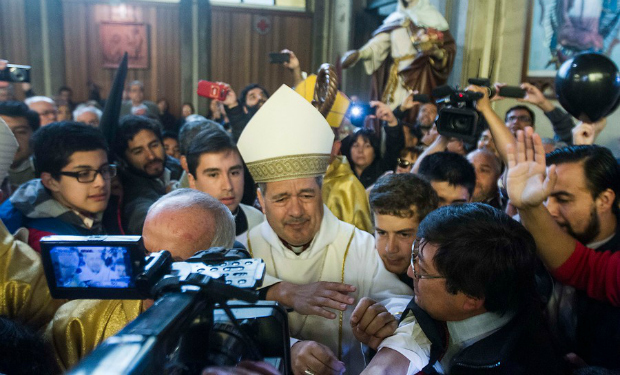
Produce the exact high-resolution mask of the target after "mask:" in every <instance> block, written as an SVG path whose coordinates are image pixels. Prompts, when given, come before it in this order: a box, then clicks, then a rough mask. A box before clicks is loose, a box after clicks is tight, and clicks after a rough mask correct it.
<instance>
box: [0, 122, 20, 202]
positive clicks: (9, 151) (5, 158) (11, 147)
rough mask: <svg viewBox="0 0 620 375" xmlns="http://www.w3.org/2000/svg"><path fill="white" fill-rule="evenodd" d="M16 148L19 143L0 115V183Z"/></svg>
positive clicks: (5, 174) (6, 172)
mask: <svg viewBox="0 0 620 375" xmlns="http://www.w3.org/2000/svg"><path fill="white" fill-rule="evenodd" d="M18 148H19V144H18V143H17V139H15V136H14V135H13V132H12V131H11V129H10V128H9V126H8V125H7V124H6V122H4V120H3V119H2V117H0V184H2V182H3V181H4V178H5V177H6V176H7V174H8V173H9V168H10V167H11V163H13V158H14V157H15V153H16V152H17V149H18ZM0 195H1V194H0Z"/></svg>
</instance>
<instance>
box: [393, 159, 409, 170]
mask: <svg viewBox="0 0 620 375" xmlns="http://www.w3.org/2000/svg"><path fill="white" fill-rule="evenodd" d="M396 162H397V163H398V166H399V167H401V168H409V167H411V166H412V165H413V163H412V162H410V161H409V160H405V159H401V158H398V159H396Z"/></svg>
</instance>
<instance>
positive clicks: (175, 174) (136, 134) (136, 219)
mask: <svg viewBox="0 0 620 375" xmlns="http://www.w3.org/2000/svg"><path fill="white" fill-rule="evenodd" d="M116 154H117V156H118V157H119V158H120V159H121V163H120V164H121V165H122V167H123V168H122V169H121V181H122V184H123V200H124V207H123V223H124V224H123V225H124V227H125V230H126V232H127V233H128V234H140V233H142V225H143V224H144V219H145V218H146V214H147V212H148V209H149V207H151V205H152V204H153V203H155V201H157V200H158V199H159V197H161V196H162V195H164V194H166V193H168V192H170V191H171V190H172V186H173V184H174V183H175V182H176V180H178V179H179V178H180V177H181V173H182V169H181V165H180V164H179V162H178V161H177V160H176V159H174V158H169V157H167V156H166V153H165V152H164V146H163V141H162V135H161V128H160V127H159V124H157V123H156V122H154V121H153V120H151V119H149V118H147V117H144V116H134V115H127V116H125V117H122V118H121V121H120V125H119V128H118V131H117V133H116Z"/></svg>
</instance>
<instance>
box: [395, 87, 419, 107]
mask: <svg viewBox="0 0 620 375" xmlns="http://www.w3.org/2000/svg"><path fill="white" fill-rule="evenodd" d="M418 93H419V92H418V90H415V91H411V92H409V95H407V96H406V97H405V99H403V102H402V103H401V104H400V110H401V111H402V112H405V111H407V110H409V109H411V108H413V107H415V106H417V105H420V104H421V103H420V102H418V101H415V100H413V96H414V95H416V94H418Z"/></svg>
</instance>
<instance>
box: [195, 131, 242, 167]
mask: <svg viewBox="0 0 620 375" xmlns="http://www.w3.org/2000/svg"><path fill="white" fill-rule="evenodd" d="M224 151H234V152H236V153H237V154H239V151H238V150H237V146H236V145H235V142H234V141H233V139H232V137H231V136H230V135H228V133H226V132H225V131H224V130H221V129H206V130H203V131H201V132H200V133H198V135H196V137H195V138H194V140H193V141H192V143H190V145H189V151H188V152H187V169H188V170H189V173H191V174H192V176H194V177H196V169H198V164H199V162H200V156H201V155H202V154H210V153H218V152H224ZM240 158H241V157H240Z"/></svg>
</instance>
